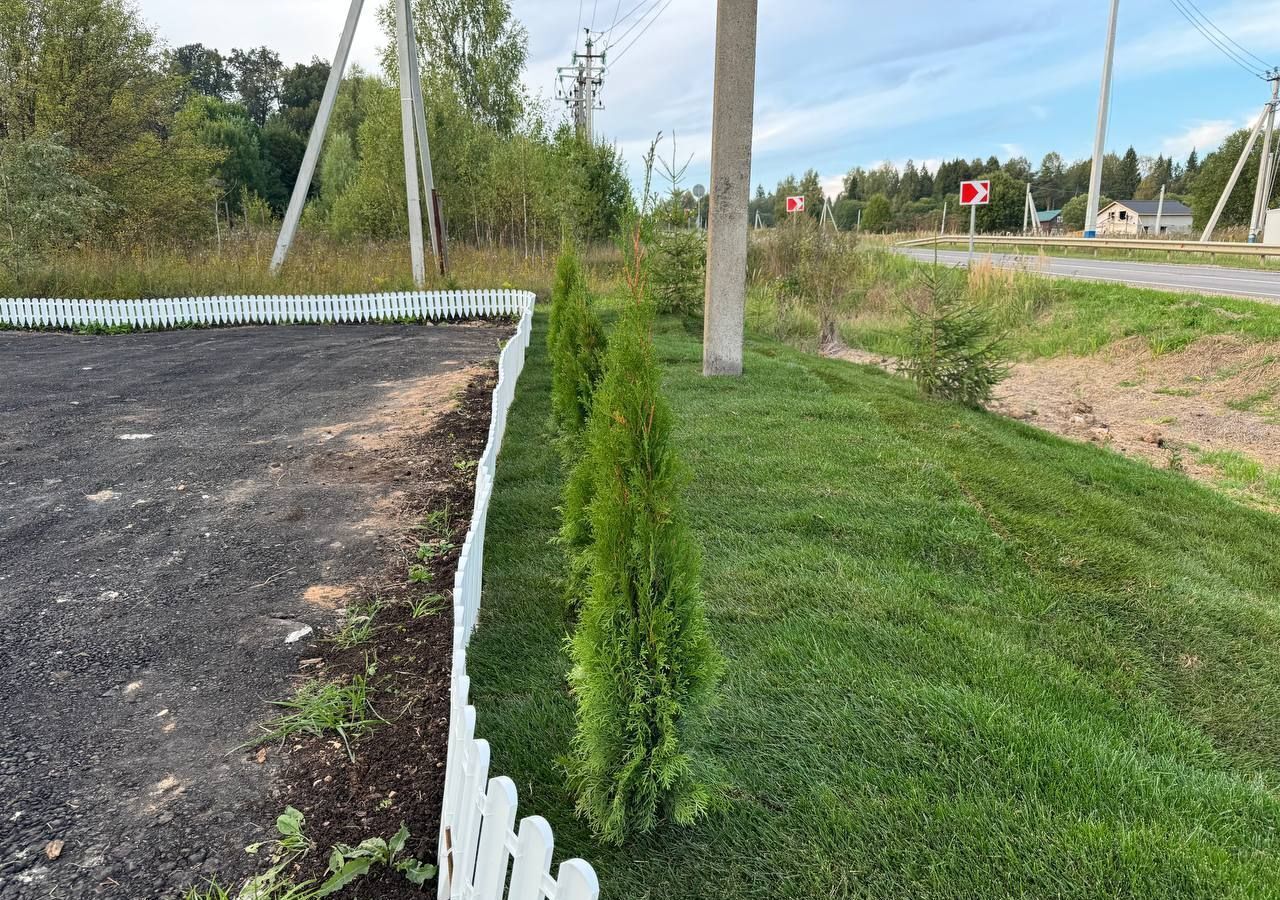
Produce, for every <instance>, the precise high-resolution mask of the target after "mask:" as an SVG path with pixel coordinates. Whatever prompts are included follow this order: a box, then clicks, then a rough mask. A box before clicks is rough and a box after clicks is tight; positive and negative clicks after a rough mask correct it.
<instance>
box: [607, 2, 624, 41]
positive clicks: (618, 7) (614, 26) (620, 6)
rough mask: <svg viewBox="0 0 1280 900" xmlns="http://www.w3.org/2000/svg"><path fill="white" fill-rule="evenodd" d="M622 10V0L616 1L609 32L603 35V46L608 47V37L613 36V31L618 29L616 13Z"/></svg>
mask: <svg viewBox="0 0 1280 900" xmlns="http://www.w3.org/2000/svg"><path fill="white" fill-rule="evenodd" d="M621 9H622V0H618V5H617V6H615V7H614V8H613V24H611V25H610V26H609V30H608V31H606V32H605V33H604V40H605V45H606V46H607V45H608V42H609V35H611V34H613V29H615V28H617V27H618V13H619V11H621Z"/></svg>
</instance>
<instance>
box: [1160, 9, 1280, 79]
mask: <svg viewBox="0 0 1280 900" xmlns="http://www.w3.org/2000/svg"><path fill="white" fill-rule="evenodd" d="M1182 2H1183V3H1185V4H1187V6H1189V7H1191V9H1192V10H1193V11H1195V12H1196V13H1198V14H1199V16H1200V18H1201V19H1203V20H1204V22H1205V24H1206V25H1208V26H1209V27H1210V28H1212V29H1213V30H1214V31H1216V32H1217V33H1218V34H1220V35H1222V37H1223V38H1225V39H1226V40H1227V42H1228V43H1230V44H1231V45H1232V46H1234V47H1235V48H1236V49H1237V50H1239V51H1240V52H1242V53H1243V54H1244V55H1245V56H1249V57H1252V58H1253V59H1254V60H1255V61H1257V62H1258V63H1259V64H1260V65H1261V66H1262V67H1263V68H1264V69H1271V68H1274V66H1272V65H1271V63H1269V62H1267V61H1266V60H1265V59H1263V58H1262V57H1260V56H1258V55H1257V54H1256V53H1252V52H1250V51H1249V50H1247V49H1246V48H1245V47H1243V46H1242V45H1241V44H1240V43H1239V42H1238V41H1236V40H1235V39H1234V38H1232V37H1231V35H1229V34H1227V33H1226V32H1225V31H1223V30H1222V29H1221V28H1219V27H1218V26H1217V24H1215V23H1214V21H1213V20H1212V19H1210V18H1209V16H1208V15H1207V14H1206V13H1205V11H1204V10H1202V9H1201V8H1200V7H1199V6H1197V5H1196V2H1195V0H1182Z"/></svg>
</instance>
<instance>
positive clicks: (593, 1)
mask: <svg viewBox="0 0 1280 900" xmlns="http://www.w3.org/2000/svg"><path fill="white" fill-rule="evenodd" d="M599 5H600V0H591V24H590V25H589V26H587V28H588V30H589V31H594V30H595V27H596V7H597V6H599Z"/></svg>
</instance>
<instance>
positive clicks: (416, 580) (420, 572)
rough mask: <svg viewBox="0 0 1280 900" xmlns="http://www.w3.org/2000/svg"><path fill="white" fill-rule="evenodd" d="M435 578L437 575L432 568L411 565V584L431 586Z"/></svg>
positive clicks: (416, 564)
mask: <svg viewBox="0 0 1280 900" xmlns="http://www.w3.org/2000/svg"><path fill="white" fill-rule="evenodd" d="M435 577H436V576H435V573H434V572H432V571H431V569H430V567H428V566H424V565H421V564H420V563H410V564H409V583H410V584H430V583H431V581H432V579H434V578H435Z"/></svg>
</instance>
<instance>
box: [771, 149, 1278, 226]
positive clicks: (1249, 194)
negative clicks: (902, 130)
mask: <svg viewBox="0 0 1280 900" xmlns="http://www.w3.org/2000/svg"><path fill="white" fill-rule="evenodd" d="M1247 139H1248V131H1245V130H1242V131H1239V132H1236V133H1235V134H1233V135H1231V136H1229V137H1228V138H1227V139H1226V140H1225V141H1223V143H1222V145H1221V146H1220V147H1219V148H1218V149H1217V150H1215V151H1214V152H1212V153H1210V154H1208V155H1207V156H1206V157H1205V158H1204V159H1203V160H1202V159H1201V158H1200V156H1199V154H1198V152H1197V151H1196V150H1194V149H1193V150H1192V151H1191V153H1190V154H1189V155H1188V156H1187V158H1186V160H1185V161H1179V160H1175V159H1173V158H1171V157H1166V156H1164V155H1163V154H1158V155H1156V156H1154V157H1151V156H1139V155H1138V152H1137V151H1136V150H1135V149H1134V148H1133V147H1129V148H1128V149H1127V150H1126V151H1125V152H1124V153H1123V154H1115V153H1108V154H1106V156H1105V157H1104V158H1103V163H1102V195H1103V197H1104V199H1105V198H1110V199H1115V200H1155V199H1157V198H1158V197H1159V196H1160V190H1161V188H1162V187H1163V188H1164V190H1165V197H1166V199H1169V200H1180V201H1182V202H1184V203H1186V204H1187V205H1188V206H1190V207H1191V210H1192V212H1193V214H1194V220H1195V226H1196V227H1197V228H1200V227H1203V225H1204V223H1205V222H1206V221H1207V219H1208V217H1209V214H1210V213H1211V212H1212V210H1213V207H1214V205H1215V204H1216V203H1217V201H1218V198H1219V196H1221V194H1222V191H1223V188H1224V187H1225V186H1226V183H1227V179H1228V178H1229V176H1230V173H1231V170H1232V168H1233V167H1234V166H1235V163H1236V160H1237V159H1238V158H1239V156H1240V152H1241V150H1242V149H1243V148H1244V142H1245V141H1246V140H1247ZM1260 153H1261V150H1260V148H1255V149H1254V151H1253V157H1252V160H1251V164H1250V165H1249V166H1248V167H1247V168H1246V169H1245V172H1244V174H1243V175H1242V176H1241V179H1240V182H1239V184H1238V185H1237V187H1236V189H1235V191H1234V192H1233V194H1232V199H1231V202H1230V203H1229V204H1228V205H1227V208H1226V211H1225V212H1224V215H1223V218H1222V220H1221V224H1222V225H1224V226H1227V225H1242V224H1246V223H1247V221H1248V218H1249V211H1250V209H1251V207H1252V201H1253V194H1254V188H1255V186H1256V184H1257V170H1258V161H1259V156H1260ZM1091 168H1092V164H1091V161H1090V160H1087V159H1081V160H1076V161H1074V162H1070V163H1068V162H1067V161H1066V160H1065V159H1064V158H1063V156H1062V155H1061V154H1059V153H1056V152H1050V153H1046V154H1045V155H1044V158H1043V159H1042V160H1041V161H1040V165H1039V166H1038V167H1036V168H1033V167H1032V165H1031V163H1030V162H1029V161H1028V160H1027V159H1026V157H1023V156H1017V157H1013V158H1011V159H1007V160H1005V161H1004V162H1001V161H1000V159H999V158H998V157H996V156H990V157H988V158H987V159H985V160H984V159H981V158H975V159H972V160H965V159H951V160H947V161H945V162H943V163H941V164H939V165H938V166H937V168H936V171H932V172H931V171H930V170H929V167H928V166H927V165H920V166H917V165H916V163H915V162H914V161H913V160H908V161H907V162H906V164H905V165H904V166H903V167H902V168H901V169H899V168H898V167H897V166H895V165H893V164H892V163H889V162H885V163H882V164H880V165H879V166H876V167H873V168H870V169H867V168H864V167H862V166H855V167H854V168H852V169H850V170H849V172H848V173H847V174H846V175H845V177H844V182H843V185H842V188H841V190H840V191H839V192H838V193H837V194H836V195H835V196H834V197H826V196H825V195H824V191H823V188H822V182H821V179H820V178H819V175H818V172H817V171H816V170H814V169H810V170H808V171H807V172H805V173H804V175H802V176H801V177H800V178H796V177H795V176H794V175H790V176H787V177H786V178H784V179H782V180H781V181H779V182H778V184H777V186H776V187H775V189H774V190H773V192H772V193H770V192H766V191H765V188H764V185H758V186H757V187H756V191H755V196H754V199H753V200H752V202H751V211H750V215H751V219H752V221H753V222H755V221H757V215H758V217H759V221H760V223H761V224H764V225H773V224H774V223H775V222H780V221H782V219H783V218H785V216H786V198H787V197H789V196H800V195H803V196H804V197H805V210H806V213H807V214H808V215H810V216H814V217H818V216H820V215H821V213H822V209H823V205H824V203H826V202H830V204H831V211H832V213H833V215H834V217H835V221H836V224H837V225H838V226H839V227H840V228H842V229H849V228H853V227H855V226H856V225H857V223H858V221H859V218H860V217H861V226H862V228H864V229H867V230H870V231H909V230H932V229H937V228H938V227H939V224H940V219H941V213H942V208H943V204H944V203H946V204H948V205H949V208H950V209H952V210H957V205H958V202H959V193H960V183H961V182H962V181H969V180H973V179H985V180H990V181H991V182H992V202H991V205H990V206H986V207H982V208H980V209H979V211H978V226H979V228H981V229H982V230H983V231H989V232H1014V231H1018V230H1020V229H1021V228H1022V222H1023V196H1024V193H1025V191H1026V185H1027V184H1030V185H1031V195H1032V197H1033V199H1034V200H1035V202H1036V208H1037V209H1038V210H1041V211H1047V210H1060V211H1061V212H1062V215H1063V225H1064V227H1065V228H1067V229H1068V230H1074V231H1079V230H1081V229H1083V228H1084V218H1085V205H1086V197H1087V194H1088V190H1089V175H1090V170H1091ZM1275 197H1280V192H1277V193H1276V194H1275ZM1273 199H1274V198H1273ZM957 211H958V210H957ZM956 221H958V218H957V220H956Z"/></svg>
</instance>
